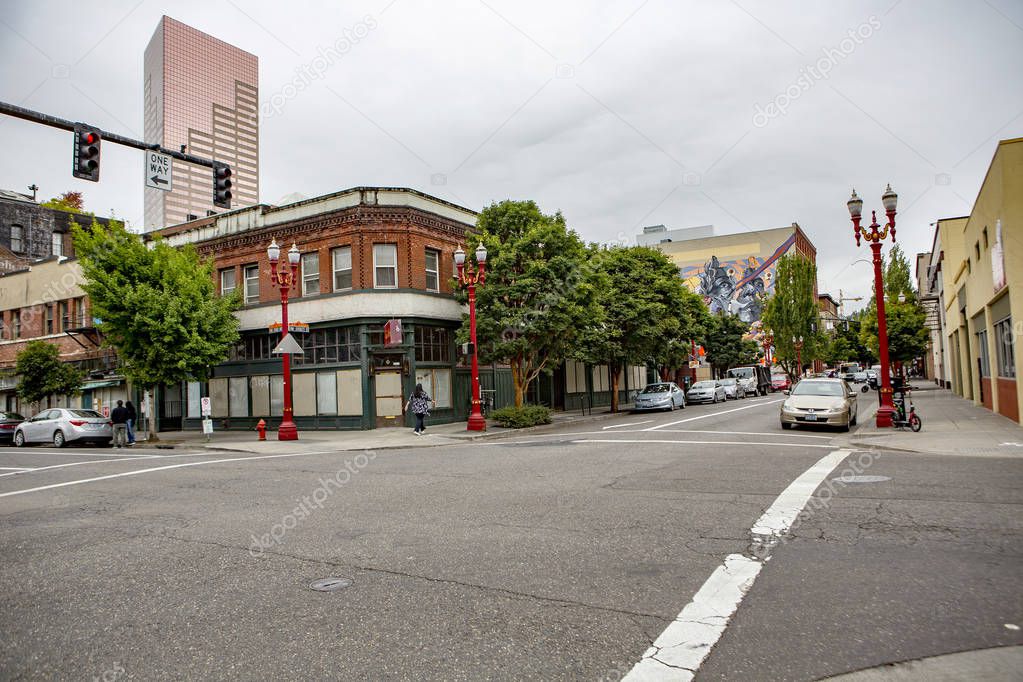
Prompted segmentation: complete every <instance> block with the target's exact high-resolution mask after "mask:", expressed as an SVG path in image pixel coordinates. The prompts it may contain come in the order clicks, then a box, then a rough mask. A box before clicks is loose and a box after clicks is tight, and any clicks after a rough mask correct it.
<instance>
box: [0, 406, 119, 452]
mask: <svg viewBox="0 0 1023 682" xmlns="http://www.w3.org/2000/svg"><path fill="white" fill-rule="evenodd" d="M113 438H114V432H113V427H112V426H111V424H110V420H109V419H107V418H106V417H104V416H103V415H101V414H100V413H99V412H96V411H95V410H72V409H67V408H62V407H61V408H54V409H50V410H43V411H42V412H40V413H39V414H37V415H36V416H34V417H32V418H31V419H29V420H27V421H23V422H21V423H20V424H18V428H17V429H16V430H15V431H14V444H15V445H16V446H18V447H21V446H23V445H28V444H29V443H53V445H54V446H55V447H58V448H61V447H64V445H66V444H67V443H74V442H78V443H100V444H104V445H106V444H109V443H110V442H111V441H112V440H113Z"/></svg>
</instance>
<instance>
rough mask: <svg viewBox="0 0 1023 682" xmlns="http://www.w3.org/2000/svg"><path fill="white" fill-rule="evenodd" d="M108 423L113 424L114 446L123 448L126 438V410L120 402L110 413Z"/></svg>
mask: <svg viewBox="0 0 1023 682" xmlns="http://www.w3.org/2000/svg"><path fill="white" fill-rule="evenodd" d="M110 421H111V422H113V424H114V446H115V447H119V448H123V447H124V446H125V444H126V443H127V436H128V408H126V407H125V406H124V403H123V402H121V401H120V400H118V401H117V407H115V408H114V409H113V411H112V412H111V413H110Z"/></svg>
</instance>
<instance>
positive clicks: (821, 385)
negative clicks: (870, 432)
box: [781, 379, 857, 431]
mask: <svg viewBox="0 0 1023 682" xmlns="http://www.w3.org/2000/svg"><path fill="white" fill-rule="evenodd" d="M786 393H787V394H788V396H789V397H788V398H786V399H785V402H783V403H782V404H781V427H782V428H783V429H791V428H792V427H793V426H795V425H798V424H822V425H827V426H838V427H840V428H841V429H842V430H843V431H848V430H849V427H850V426H853V425H854V424H856V414H857V403H856V394H855V393H854V392H853V390H852V389H851V388H850V387H849V384H848V383H846V381H845V380H843V379H803V380H802V381H800V382H799V383H798V384H796V385H795V386H794V387H793V388H792V390H791V391H786Z"/></svg>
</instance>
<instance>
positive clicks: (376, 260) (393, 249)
mask: <svg viewBox="0 0 1023 682" xmlns="http://www.w3.org/2000/svg"><path fill="white" fill-rule="evenodd" d="M385 253H389V254H393V255H394V263H393V264H388V263H381V262H380V261H381V256H382V255H383V254H385ZM381 270H390V271H391V272H393V273H394V284H380V277H379V275H380V271H381ZM373 288H374V289H397V288H398V245H397V244H374V245H373Z"/></svg>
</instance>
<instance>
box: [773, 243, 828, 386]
mask: <svg viewBox="0 0 1023 682" xmlns="http://www.w3.org/2000/svg"><path fill="white" fill-rule="evenodd" d="M774 277H775V279H774V295H773V296H771V298H770V299H768V301H767V306H766V307H765V309H764V315H763V322H764V327H765V328H766V329H770V330H771V332H772V334H773V335H774V347H775V356H776V357H777V359H778V362H779V364H780V365H781V366H782V368H783V369H784V370H785V372H786V373H788V375H789V376H790V377H791V378H793V379H795V378H797V377H799V376H801V375H802V373H803V369H802V367H799V366H798V362H797V357H799V356H802V360H803V364H806V363H807V362H808V361H810V360H813V359H814V358H817V357H820V354H821V341H822V335H821V334H820V332H819V331H814V329H815V326H816V325H817V322H818V308H817V296H816V295H815V293H814V290H815V289H814V288H815V284H816V282H817V266H816V265H815V264H814V263H813V262H812V261H811V260H810V259H808V258H806V257H805V256H803V255H802V254H798V253H792V254H786V255H784V256H782V257H781V258H780V259H779V260H778V266H777V268H776V269H775V275H774ZM799 337H802V338H803V348H802V351H801V352H800V353H798V354H797V352H796V348H795V345H794V343H793V339H798V338H799Z"/></svg>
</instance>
